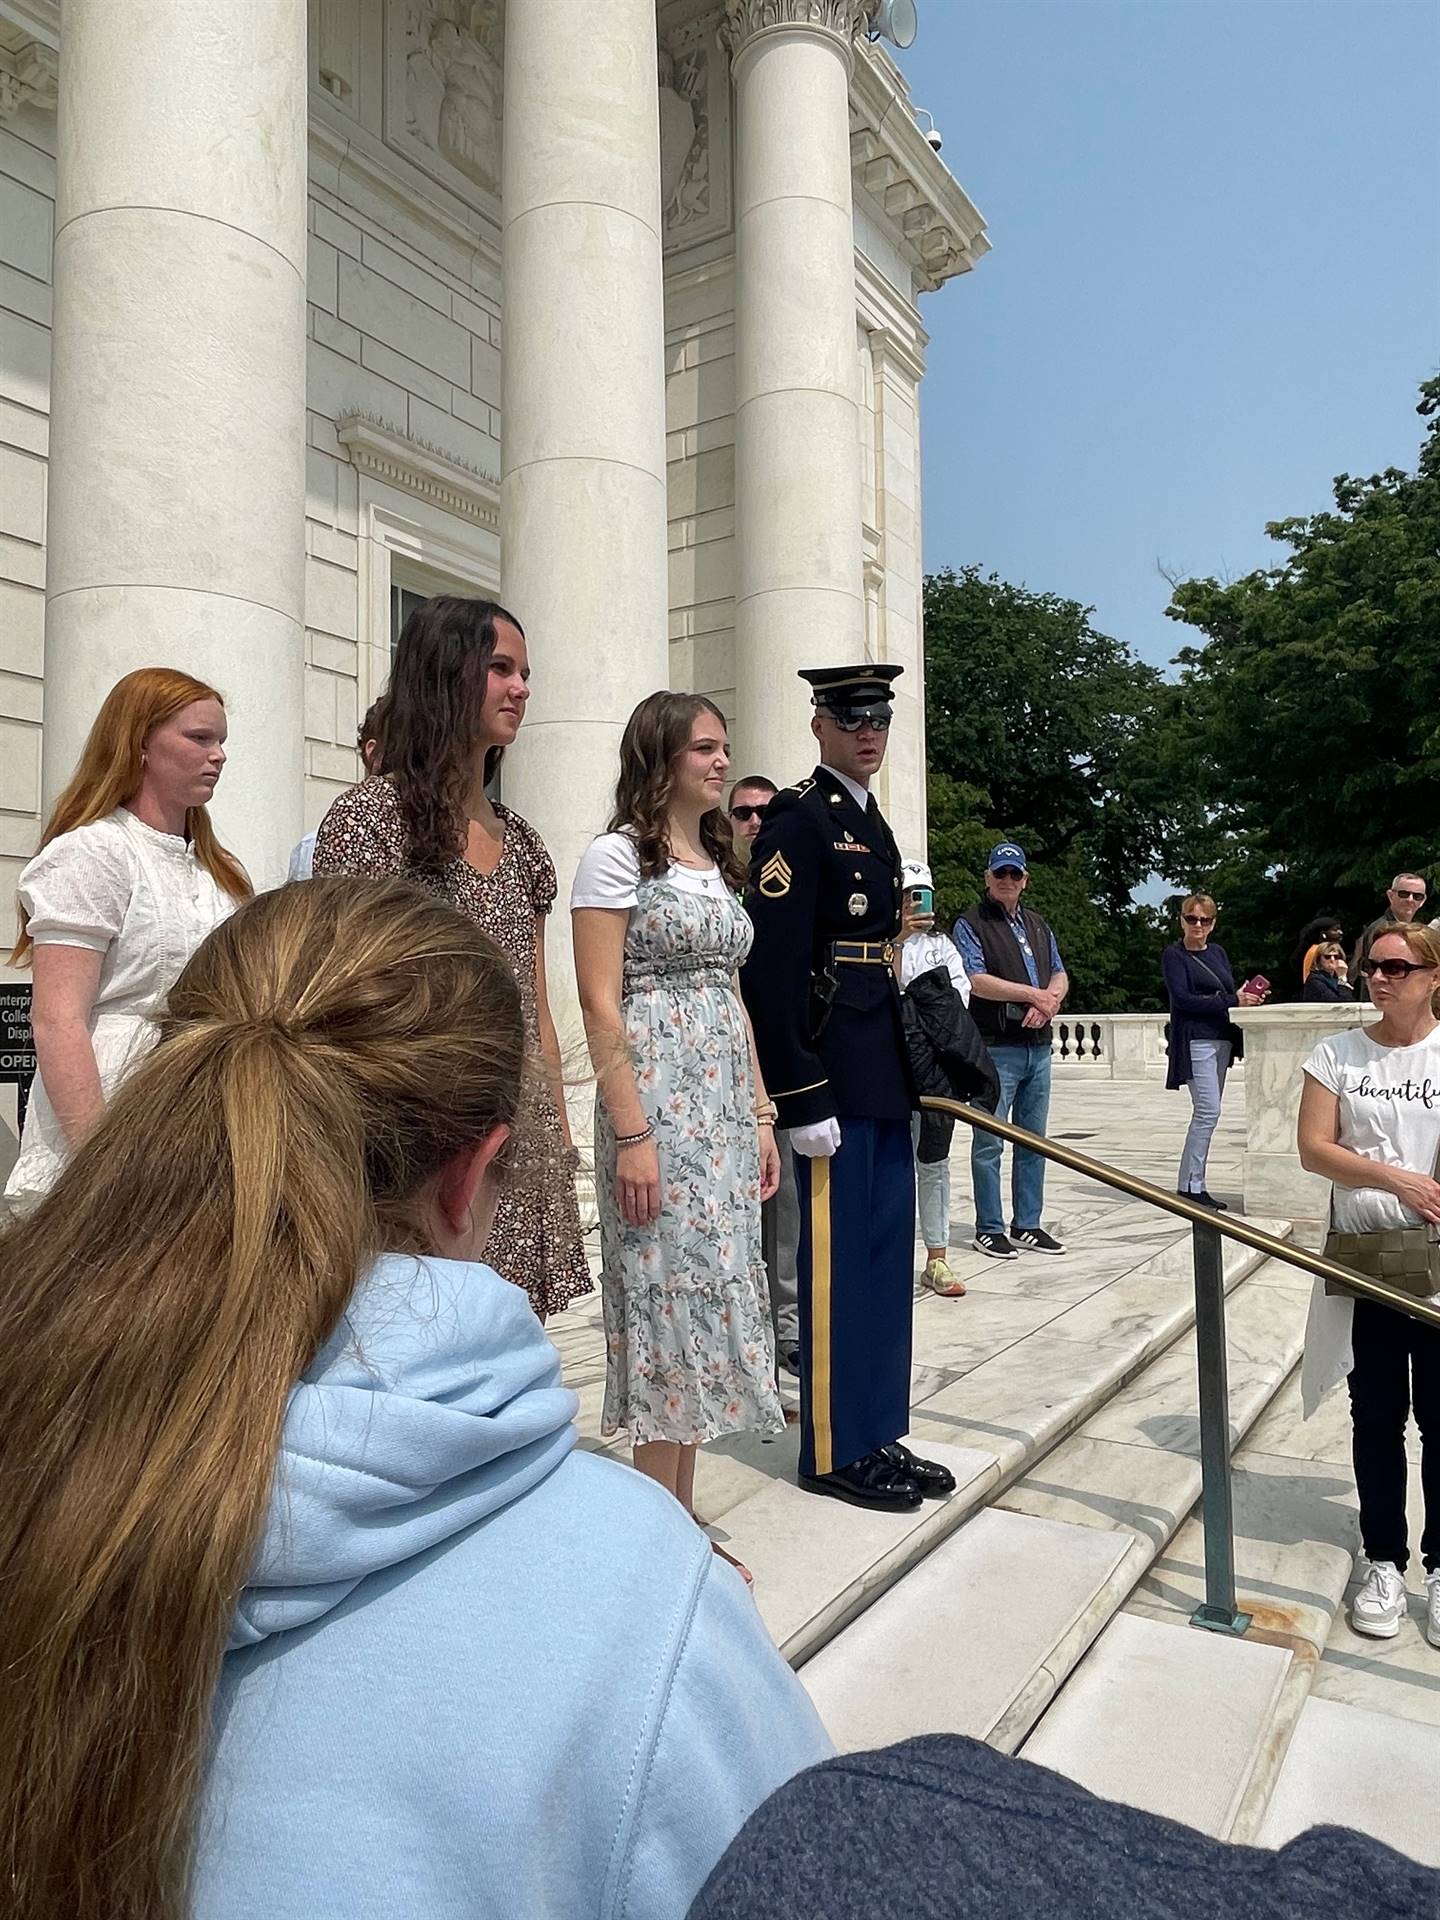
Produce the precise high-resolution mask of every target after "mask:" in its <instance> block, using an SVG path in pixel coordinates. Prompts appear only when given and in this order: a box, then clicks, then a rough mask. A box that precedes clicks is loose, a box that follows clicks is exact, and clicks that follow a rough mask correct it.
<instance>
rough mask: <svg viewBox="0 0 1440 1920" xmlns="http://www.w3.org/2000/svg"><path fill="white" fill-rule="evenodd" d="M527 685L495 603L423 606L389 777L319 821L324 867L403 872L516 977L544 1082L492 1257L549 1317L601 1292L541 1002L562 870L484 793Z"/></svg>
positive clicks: (394, 722) (391, 708)
mask: <svg viewBox="0 0 1440 1920" xmlns="http://www.w3.org/2000/svg"><path fill="white" fill-rule="evenodd" d="M529 679H530V663H529V658H528V655H527V653H526V648H525V635H524V633H523V631H522V630H521V626H520V622H519V621H518V620H517V619H516V618H515V616H514V614H512V613H507V612H506V611H505V609H504V608H503V607H501V606H497V605H496V604H495V602H494V601H491V600H462V599H459V598H456V597H453V596H451V595H445V594H442V595H438V596H437V597H436V598H434V599H432V600H426V601H424V602H422V604H421V605H420V606H418V607H417V608H416V609H415V611H414V612H413V613H412V614H411V616H410V618H409V619H408V620H407V621H406V622H405V627H404V630H403V631H402V633H401V635H400V640H399V644H398V645H397V647H396V650H395V662H394V667H393V670H392V672H391V676H390V688H389V692H388V694H387V696H386V701H385V706H384V719H383V724H382V739H381V742H380V760H381V764H382V765H383V767H384V773H383V775H382V776H380V777H378V778H375V779H371V780H366V781H365V782H364V783H363V784H362V785H360V786H358V787H352V788H351V789H350V791H349V792H348V793H343V794H341V796H340V798H339V799H338V800H337V801H336V802H335V804H334V805H333V806H332V807H331V809H330V811H329V812H328V813H327V814H326V816H325V819H324V821H323V822H322V824H321V827H320V832H319V835H318V837H317V839H316V842H315V872H316V873H317V874H326V873H340V874H345V873H351V874H381V875H390V874H399V875H403V876H404V877H405V878H406V879H409V880H413V881H415V882H416V884H417V885H419V886H422V887H425V888H426V889H427V890H428V891H430V892H432V893H437V894H439V895H440V897H441V898H442V899H445V900H448V901H449V902H450V904H451V905H452V906H453V907H456V908H458V909H459V911H460V912H461V913H463V914H465V915H466V916H467V917H468V918H469V919H471V920H474V921H475V922H476V923H477V924H478V925H479V926H480V927H482V928H483V929H484V930H485V932H486V933H488V934H489V935H490V937H491V939H493V940H494V941H496V942H497V944H498V945H499V946H500V947H501V948H502V949H503V950H504V952H505V954H506V956H507V958H508V959H509V961H510V964H511V966H512V967H514V969H515V977H516V979H517V980H518V981H519V983H520V998H521V1002H522V1005H523V1008H524V1013H525V1031H526V1034H527V1037H528V1039H529V1043H530V1047H531V1050H532V1052H534V1053H536V1054H537V1055H539V1056H540V1057H541V1058H542V1059H543V1061H544V1064H545V1067H546V1069H547V1073H546V1074H545V1075H543V1076H542V1075H538V1074H537V1075H536V1076H535V1077H534V1079H533V1081H532V1083H531V1096H530V1097H531V1102H532V1108H531V1111H530V1113H529V1114H528V1115H527V1117H526V1123H525V1127H524V1129H523V1133H524V1137H525V1139H526V1140H527V1142H528V1147H527V1149H526V1150H525V1151H523V1152H522V1154H521V1157H520V1163H519V1165H518V1167H517V1170H516V1175H515V1178H514V1179H513V1180H512V1182H511V1184H510V1187H509V1189H508V1190H507V1192H506V1194H505V1196H504V1198H503V1199H502V1200H501V1202H500V1207H499V1211H498V1212H497V1214H496V1216H495V1226H494V1229H493V1231H492V1233H491V1236H490V1241H489V1245H488V1247H487V1249H486V1258H487V1259H488V1261H489V1263H490V1265H491V1266H493V1267H494V1268H495V1270H496V1272H497V1273H499V1274H501V1275H502V1276H503V1277H504V1278H505V1279H506V1280H512V1281H514V1283H515V1284H516V1285H517V1286H521V1287H523V1288H524V1289H525V1291H526V1292H527V1293H528V1294H529V1296H530V1301H531V1304H532V1306H533V1307H534V1309H535V1311H536V1313H537V1314H539V1316H540V1318H541V1319H542V1320H543V1319H544V1318H545V1316H546V1315H547V1314H550V1313H558V1312H559V1311H560V1309H561V1308H562V1307H565V1306H567V1305H568V1304H569V1302H570V1301H571V1300H573V1299H574V1298H575V1297H576V1295H577V1294H581V1293H589V1292H590V1291H591V1290H592V1288H593V1285H594V1282H593V1281H592V1280H591V1278H590V1269H589V1267H588V1265H587V1264H586V1260H585V1253H584V1249H583V1247H582V1245H581V1238H580V1216H579V1212H578V1209H577V1207H576V1203H575V1187H574V1181H573V1179H572V1178H571V1177H570V1169H571V1168H572V1167H573V1163H574V1155H573V1151H572V1148H571V1142H570V1132H569V1124H568V1121H567V1119H566V1117H565V1102H564V1098H563V1093H562V1091H561V1080H560V1047H559V1043H558V1041H557V1039H556V1036H555V1024H554V1022H553V1020H552V1019H551V1017H550V1007H549V1003H548V1000H547V998H546V992H545V927H546V922H547V918H548V915H549V913H550V910H551V908H552V907H553V906H554V904H555V891H556V879H555V868H554V864H553V863H552V861H551V859H550V855H549V854H548V853H547V852H546V850H545V844H544V842H543V841H542V840H541V838H540V836H539V834H537V833H536V831H535V829H534V828H533V827H532V826H530V825H529V824H528V822H526V821H524V820H522V819H521V818H520V816H519V815H518V814H516V813H511V812H510V810H509V808H507V807H502V806H499V805H498V804H496V803H495V802H494V801H492V800H491V799H490V797H489V795H488V794H487V793H486V791H485V788H486V785H487V783H488V782H489V781H490V780H492V779H493V778H494V775H495V771H496V768H497V767H498V766H499V763H500V756H501V754H502V753H503V751H504V749H505V748H506V747H507V746H509V745H510V743H511V742H512V741H513V740H514V738H515V736H516V734H517V733H518V732H519V730H520V722H521V720H522V719H523V718H524V714H525V703H526V701H527V700H528V699H529V697H530V690H529V685H528V682H529ZM437 1098H443V1093H442V1092H440V1091H439V1090H437Z"/></svg>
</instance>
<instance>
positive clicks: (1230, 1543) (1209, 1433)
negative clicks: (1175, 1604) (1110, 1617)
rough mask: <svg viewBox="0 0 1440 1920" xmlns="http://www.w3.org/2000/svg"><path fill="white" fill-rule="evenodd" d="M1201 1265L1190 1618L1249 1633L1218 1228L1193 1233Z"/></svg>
mask: <svg viewBox="0 0 1440 1920" xmlns="http://www.w3.org/2000/svg"><path fill="white" fill-rule="evenodd" d="M1190 1234H1191V1241H1192V1252H1193V1256H1194V1263H1195V1347H1196V1357H1197V1362H1198V1372H1199V1377H1200V1511H1201V1516H1202V1518H1203V1520H1204V1525H1205V1601H1204V1604H1203V1606H1199V1607H1197V1608H1196V1609H1195V1611H1194V1613H1192V1614H1191V1616H1190V1624H1191V1626H1192V1627H1204V1628H1205V1629H1206V1630H1207V1632H1210V1633H1236V1634H1239V1633H1244V1631H1245V1629H1246V1628H1247V1627H1248V1626H1249V1624H1250V1615H1249V1614H1248V1613H1241V1612H1240V1610H1239V1608H1238V1607H1237V1606H1236V1604H1235V1504H1234V1498H1233V1492H1232V1488H1231V1482H1230V1381H1229V1365H1228V1358H1227V1355H1226V1351H1225V1248H1224V1243H1223V1242H1222V1240H1221V1238H1220V1235H1219V1234H1218V1233H1217V1232H1216V1230H1215V1228H1214V1227H1212V1226H1210V1225H1208V1224H1206V1225H1202V1224H1201V1223H1200V1222H1199V1221H1198V1220H1197V1221H1196V1222H1195V1223H1194V1224H1193V1225H1192V1227H1191V1229H1190Z"/></svg>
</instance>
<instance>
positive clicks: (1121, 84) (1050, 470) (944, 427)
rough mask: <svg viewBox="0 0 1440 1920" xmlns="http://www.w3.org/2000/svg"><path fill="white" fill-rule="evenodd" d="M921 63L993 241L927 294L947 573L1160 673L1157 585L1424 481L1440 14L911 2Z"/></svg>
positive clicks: (1177, 639) (931, 545)
mask: <svg viewBox="0 0 1440 1920" xmlns="http://www.w3.org/2000/svg"><path fill="white" fill-rule="evenodd" d="M919 10H920V34H919V38H918V39H917V41H916V43H915V46H914V47H913V48H912V49H911V50H910V52H908V53H906V54H901V55H900V56H899V59H900V62H901V65H902V66H903V67H904V68H905V70H906V73H907V75H908V78H909V81H910V85H911V89H912V92H913V96H914V99H915V101H916V104H917V105H919V106H924V107H926V108H928V109H929V110H930V111H931V113H933V115H934V117H935V122H936V125H937V126H938V127H939V128H940V130H941V132H942V134H943V136H944V141H945V147H944V153H945V159H946V161H947V162H948V163H949V165H950V167H951V170H952V171H953V172H954V173H955V175H956V177H957V178H958V179H959V180H960V181H961V183H962V185H963V186H964V187H965V189H966V191H967V192H968V193H969V195H970V197H971V199H972V200H974V202H975V203H976V205H977V206H978V207H979V208H980V210H981V211H982V213H983V214H984V215H985V218H986V221H987V224H988V228H989V233H990V238H991V241H992V243H993V248H994V251H993V252H992V253H990V254H988V255H987V256H986V257H985V258H984V259H983V260H982V261H981V262H980V264H979V266H978V267H977V268H976V269H975V271H974V272H973V273H970V274H966V275H963V276H962V277H961V278H959V279H958V280H953V281H951V282H949V283H948V284H947V285H946V286H945V287H944V288H942V289H941V291H940V292H939V293H938V294H932V295H930V296H928V297H927V298H925V299H924V300H923V301H922V304H921V311H922V315H923V318H924V321H925V324H926V326H927V327H928V328H929V330H930V333H931V345H930V350H929V368H930V370H929V373H928V375H927V377H926V383H925V390H924V403H923V432H924V436H925V438H924V450H923V451H924V466H925V564H926V567H927V569H928V570H932V571H933V570H934V569H935V568H937V567H940V566H943V565H953V566H956V567H959V566H962V565H964V564H966V563H967V562H970V561H976V562H979V563H980V564H981V565H982V566H983V567H984V568H986V569H987V570H989V569H991V568H993V569H995V570H996V571H997V572H999V573H1001V574H1002V575H1004V576H1005V577H1006V578H1008V579H1011V580H1017V581H1023V582H1024V583H1025V584H1026V585H1028V586H1030V587H1032V588H1035V589H1036V590H1047V589H1048V590H1053V591H1055V592H1058V593H1062V594H1067V595H1070V596H1072V597H1074V598H1076V599H1079V600H1082V601H1084V602H1086V603H1093V605H1094V606H1095V608H1096V614H1095V621H1096V624H1097V625H1098V626H1099V627H1101V628H1102V629H1103V630H1105V631H1107V632H1110V633H1113V634H1116V635H1118V636H1119V637H1121V638H1123V639H1125V640H1128V641H1129V642H1130V643H1131V644H1132V645H1133V646H1134V647H1135V648H1136V649H1137V650H1138V651H1139V652H1140V653H1141V654H1143V655H1144V656H1145V657H1146V658H1147V659H1150V660H1154V661H1156V662H1157V663H1163V662H1165V661H1167V660H1168V659H1169V658H1170V657H1171V656H1172V654H1173V653H1174V651H1175V649H1176V648H1177V647H1178V646H1180V645H1183V644H1184V643H1185V641H1186V639H1187V637H1193V636H1191V635H1190V632H1189V629H1186V628H1182V627H1179V626H1176V625H1175V624H1174V623H1173V622H1171V621H1168V620H1166V619H1165V618H1164V613H1163V610H1164V607H1165V605H1166V602H1167V600H1168V598H1169V592H1168V588H1167V587H1166V584H1165V581H1164V579H1163V578H1162V577H1161V575H1160V573H1159V571H1158V570H1157V563H1158V565H1163V566H1165V567H1166V568H1168V569H1170V570H1172V571H1175V572H1178V573H1180V574H1181V575H1189V574H1210V573H1214V574H1218V575H1220V576H1222V577H1227V576H1234V575H1236V574H1240V573H1244V572H1247V571H1249V570H1250V569H1251V568H1252V567H1255V566H1260V565H1268V564H1273V563H1274V561H1275V560H1276V559H1277V558H1278V557H1279V555H1280V551H1281V550H1280V549H1279V548H1278V547H1276V546H1275V545H1274V543H1273V542H1271V541H1268V540H1267V539H1266V538H1265V536H1264V533H1263V526H1264V523H1265V522H1266V521H1267V520H1274V519H1279V518H1282V517H1283V516H1285V515H1288V514H1299V513H1308V512H1312V511H1315V510H1316V509H1319V508H1322V507H1324V506H1326V505H1328V504H1329V500H1330V491H1329V489H1330V481H1331V479H1332V477H1333V476H1334V475H1335V474H1336V473H1339V472H1342V471H1348V472H1351V473H1369V472H1373V471H1374V470H1375V469H1376V468H1378V467H1382V466H1386V465H1397V466H1405V467H1410V466H1413V465H1414V460H1415V454H1416V450H1417V448H1418V446H1419V441H1420V432H1421V426H1422V423H1421V421H1420V420H1419V419H1418V417H1417V416H1416V413H1415V410H1414V409H1415V393H1416V388H1417V387H1418V386H1419V383H1420V381H1421V380H1422V379H1424V378H1426V377H1427V376H1428V375H1430V374H1431V373H1432V372H1434V371H1435V370H1436V368H1437V366H1440V116H1437V114H1436V111H1435V76H1436V73H1437V71H1440V5H1437V4H1436V3H1435V0H919Z"/></svg>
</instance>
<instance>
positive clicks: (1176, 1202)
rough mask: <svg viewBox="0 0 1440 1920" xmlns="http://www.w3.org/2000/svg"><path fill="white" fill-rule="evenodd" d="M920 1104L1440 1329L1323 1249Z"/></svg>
mask: <svg viewBox="0 0 1440 1920" xmlns="http://www.w3.org/2000/svg"><path fill="white" fill-rule="evenodd" d="M920 1104H921V1106H922V1107H929V1108H931V1109H932V1110H933V1111H934V1112H936V1113H948V1114H949V1115H950V1116H951V1117H952V1119H955V1120H963V1121H964V1122H965V1123H966V1125H967V1126H971V1127H980V1128H981V1129H983V1131H984V1132H986V1133H993V1134H997V1135H998V1136H999V1138H1000V1139H1002V1140H1008V1141H1009V1142H1010V1143H1011V1145H1012V1146H1016V1147H1028V1148H1029V1149H1030V1151H1031V1152H1032V1153H1038V1154H1042V1155H1043V1156H1044V1158H1045V1159H1047V1160H1053V1161H1055V1163H1056V1164H1057V1165H1058V1166H1062V1167H1065V1168H1067V1169H1068V1170H1069V1171H1070V1172H1071V1173H1079V1174H1083V1175H1084V1176H1085V1178H1086V1179H1087V1180H1098V1181H1099V1182H1100V1184H1101V1185H1102V1186H1105V1187H1113V1188H1114V1189H1115V1191H1116V1192H1117V1193H1128V1194H1129V1195H1130V1197H1131V1198H1132V1199H1134V1200H1144V1201H1146V1202H1148V1203H1149V1205H1150V1206H1152V1207H1160V1208H1162V1209H1163V1210H1164V1211H1165V1212H1166V1213H1173V1214H1176V1215H1178V1217H1179V1218H1180V1219H1182V1220H1188V1221H1189V1222H1190V1224H1191V1225H1192V1226H1197V1227H1213V1228H1214V1229H1215V1230H1216V1232H1217V1233H1220V1234H1223V1235H1224V1237H1225V1238H1226V1239H1227V1240H1238V1241H1239V1242H1240V1243H1241V1245H1242V1246H1246V1247H1253V1248H1254V1249H1255V1251H1256V1252H1257V1253H1263V1254H1265V1255H1267V1256H1268V1257H1269V1258H1270V1259H1271V1260H1280V1261H1283V1262H1284V1263H1285V1265H1286V1266H1290V1267H1298V1268H1300V1270H1301V1271H1302V1272H1304V1273H1311V1274H1314V1275H1315V1277H1316V1278H1317V1279H1320V1280H1338V1281H1340V1282H1341V1283H1342V1285H1344V1286H1345V1287H1346V1288H1348V1289H1349V1291H1350V1292H1352V1293H1358V1294H1361V1295H1363V1296H1364V1297H1365V1298H1366V1299H1367V1300H1379V1301H1381V1302H1383V1304H1384V1305H1385V1306H1387V1307H1395V1308H1397V1309H1398V1310H1399V1311H1400V1312H1401V1313H1408V1314H1409V1315H1410V1316H1411V1318H1412V1319H1415V1320H1424V1321H1425V1322H1426V1323H1427V1324H1428V1325H1430V1326H1432V1327H1440V1304H1437V1302H1436V1301H1433V1300H1417V1299H1416V1298H1415V1296H1414V1295H1413V1294H1409V1293H1399V1292H1397V1291H1396V1289H1395V1288H1393V1287H1387V1286H1386V1285H1385V1283H1384V1281H1383V1280H1372V1279H1371V1278H1370V1277H1369V1275H1368V1274H1364V1273H1352V1272H1351V1270H1350V1268H1349V1267H1341V1266H1337V1265H1336V1263H1335V1262H1334V1261H1333V1260H1327V1259H1326V1258H1325V1256H1324V1254H1323V1253H1311V1252H1310V1251H1309V1249H1308V1248H1305V1247H1297V1246H1295V1245H1293V1244H1292V1243H1291V1242H1290V1241H1288V1240H1280V1239H1277V1238H1276V1236H1275V1235H1274V1234H1273V1233H1266V1231H1265V1229H1264V1228H1263V1227H1253V1226H1251V1224H1250V1222H1249V1221H1248V1220H1244V1219H1236V1218H1235V1217H1234V1216H1233V1215H1230V1214H1224V1213H1216V1212H1215V1211H1214V1210H1213V1208H1210V1207H1202V1206H1199V1205H1197V1203H1196V1202H1195V1201H1193V1200H1190V1199H1187V1198H1186V1196H1185V1195H1184V1194H1183V1193H1171V1192H1169V1191H1167V1190H1166V1189H1165V1188H1164V1187H1157V1186H1155V1185H1153V1184H1152V1182H1150V1181H1149V1180H1142V1179H1140V1178H1139V1176H1138V1175H1136V1174H1133V1173H1126V1172H1124V1171H1123V1170H1122V1169H1121V1168H1119V1167H1112V1166H1110V1165H1109V1164H1108V1162H1106V1161H1104V1160H1095V1159H1093V1158H1092V1157H1091V1156H1090V1155H1089V1154H1088V1153H1077V1152H1076V1151H1075V1149H1074V1148H1073V1147H1067V1146H1063V1145H1062V1144H1061V1143H1060V1142H1059V1141H1058V1140H1050V1139H1047V1138H1046V1136H1045V1135H1044V1134H1039V1133H1031V1132H1030V1130H1029V1129H1028V1128H1027V1127H1017V1126H1016V1125H1015V1124H1014V1122H1013V1121H1011V1120H999V1119H997V1118H996V1116H995V1115H994V1114H993V1113H986V1112H985V1110H984V1108H983V1107H971V1106H967V1105H966V1104H965V1103H964V1101H962V1100H950V1099H947V1098H946V1097H945V1096H944V1095H941V1094H924V1095H922V1096H921V1100H920Z"/></svg>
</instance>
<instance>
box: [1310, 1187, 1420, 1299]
mask: <svg viewBox="0 0 1440 1920" xmlns="http://www.w3.org/2000/svg"><path fill="white" fill-rule="evenodd" d="M1435 1177H1436V1178H1437V1179H1440V1156H1437V1159H1436V1163H1435ZM1330 1220H1331V1225H1330V1230H1329V1232H1328V1233H1327V1234H1326V1235H1325V1258H1326V1259H1327V1260H1333V1261H1334V1262H1335V1263H1336V1265H1337V1266H1341V1267H1352V1268H1353V1269H1354V1271H1355V1272H1356V1273H1363V1274H1364V1275H1366V1277H1367V1278H1368V1279H1371V1280H1382V1281H1383V1282H1384V1283H1385V1285H1386V1286H1387V1287H1393V1288H1394V1289H1395V1291H1396V1292H1397V1293H1408V1294H1409V1295H1410V1297H1411V1299H1412V1300H1433V1299H1434V1298H1435V1297H1436V1295H1437V1294H1440V1227H1432V1226H1423V1227H1386V1228H1384V1229H1383V1230H1382V1231H1381V1232H1379V1233H1341V1232H1340V1231H1339V1229H1338V1228H1337V1227H1336V1226H1335V1224H1334V1220H1335V1199H1334V1190H1333V1189H1332V1190H1331V1199H1330ZM1325 1291H1326V1293H1339V1294H1344V1295H1345V1296H1346V1298H1348V1299H1358V1298H1360V1297H1361V1296H1360V1295H1357V1294H1356V1292H1355V1289H1354V1288H1353V1287H1347V1286H1345V1285H1344V1284H1343V1283H1342V1282H1341V1281H1339V1280H1327V1281H1326V1282H1325Z"/></svg>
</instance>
